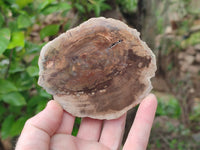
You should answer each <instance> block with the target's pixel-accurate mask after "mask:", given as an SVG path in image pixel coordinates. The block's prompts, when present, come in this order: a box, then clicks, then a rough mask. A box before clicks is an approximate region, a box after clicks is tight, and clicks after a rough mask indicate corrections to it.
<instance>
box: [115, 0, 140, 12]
mask: <svg viewBox="0 0 200 150" xmlns="http://www.w3.org/2000/svg"><path fill="white" fill-rule="evenodd" d="M117 3H118V4H119V6H120V7H121V9H122V11H123V12H125V13H133V12H135V11H136V10H137V4H138V0H123V1H122V0H117Z"/></svg>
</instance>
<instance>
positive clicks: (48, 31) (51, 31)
mask: <svg viewBox="0 0 200 150" xmlns="http://www.w3.org/2000/svg"><path fill="white" fill-rule="evenodd" d="M58 31H59V25H57V24H51V25H47V26H46V27H44V28H43V29H42V30H41V31H40V37H41V39H44V38H45V37H47V36H52V35H56V34H57V33H58Z"/></svg>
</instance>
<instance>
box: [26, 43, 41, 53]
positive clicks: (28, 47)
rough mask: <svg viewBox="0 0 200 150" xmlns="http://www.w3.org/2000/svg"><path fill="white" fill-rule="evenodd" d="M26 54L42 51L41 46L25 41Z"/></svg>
mask: <svg viewBox="0 0 200 150" xmlns="http://www.w3.org/2000/svg"><path fill="white" fill-rule="evenodd" d="M25 49H26V54H34V53H37V52H40V50H41V46H39V45H38V44H35V43H31V42H28V41H26V43H25Z"/></svg>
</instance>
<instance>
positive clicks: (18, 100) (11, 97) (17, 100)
mask: <svg viewBox="0 0 200 150" xmlns="http://www.w3.org/2000/svg"><path fill="white" fill-rule="evenodd" d="M2 99H3V101H4V102H5V103H8V104H10V105H14V106H24V105H26V101H25V99H24V97H23V96H22V95H21V94H20V93H19V92H12V93H8V94H4V95H3V96H2Z"/></svg>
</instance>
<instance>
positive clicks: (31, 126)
mask: <svg viewBox="0 0 200 150" xmlns="http://www.w3.org/2000/svg"><path fill="white" fill-rule="evenodd" d="M62 115H63V109H62V108H61V106H60V105H59V104H58V103H56V102H55V101H53V100H52V101H50V102H48V104H47V106H46V108H45V109H44V110H43V111H41V112H40V113H39V114H37V115H36V116H34V117H33V118H31V119H29V120H28V121H27V122H26V123H25V126H24V128H23V131H22V133H21V135H20V137H19V140H18V142H17V145H16V150H21V149H28V150H35V149H43V150H47V149H49V142H50V136H52V135H53V133H54V132H55V131H56V130H57V128H58V127H59V125H60V123H61V119H62Z"/></svg>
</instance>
